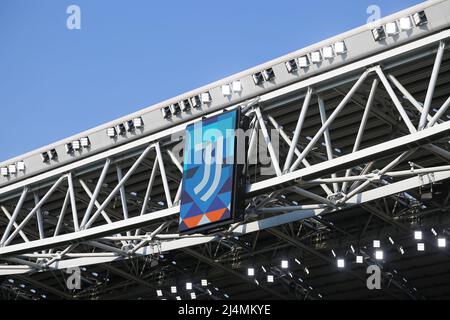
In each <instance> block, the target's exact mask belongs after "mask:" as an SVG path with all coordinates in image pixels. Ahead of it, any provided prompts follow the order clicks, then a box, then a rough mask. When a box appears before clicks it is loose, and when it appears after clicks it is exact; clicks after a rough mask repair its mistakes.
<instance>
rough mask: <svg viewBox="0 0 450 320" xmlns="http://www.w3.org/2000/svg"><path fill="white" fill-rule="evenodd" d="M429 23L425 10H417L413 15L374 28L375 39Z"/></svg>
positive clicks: (381, 38)
mask: <svg viewBox="0 0 450 320" xmlns="http://www.w3.org/2000/svg"><path fill="white" fill-rule="evenodd" d="M427 23H428V19H427V16H426V14H425V12H424V11H420V12H417V13H415V14H413V15H412V16H407V17H403V18H400V19H399V20H396V21H392V22H389V23H387V24H386V25H384V26H380V27H378V28H375V29H373V30H372V35H373V38H374V39H375V41H382V40H384V39H386V38H387V37H393V36H395V35H397V34H399V33H400V32H401V31H408V30H411V29H412V28H414V27H420V26H423V25H425V24H427Z"/></svg>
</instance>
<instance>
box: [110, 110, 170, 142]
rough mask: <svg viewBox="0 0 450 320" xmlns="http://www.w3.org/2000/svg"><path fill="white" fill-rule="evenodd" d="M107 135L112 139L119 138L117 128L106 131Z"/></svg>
mask: <svg viewBox="0 0 450 320" xmlns="http://www.w3.org/2000/svg"><path fill="white" fill-rule="evenodd" d="M161 110H163V109H161ZM106 135H107V136H108V137H110V138H114V137H115V136H117V132H116V128H108V129H106Z"/></svg>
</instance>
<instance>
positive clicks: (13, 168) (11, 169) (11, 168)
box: [8, 164, 17, 174]
mask: <svg viewBox="0 0 450 320" xmlns="http://www.w3.org/2000/svg"><path fill="white" fill-rule="evenodd" d="M8 171H9V173H10V174H16V173H17V167H16V165H15V164H10V165H9V166H8Z"/></svg>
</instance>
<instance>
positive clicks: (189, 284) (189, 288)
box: [186, 282, 192, 290]
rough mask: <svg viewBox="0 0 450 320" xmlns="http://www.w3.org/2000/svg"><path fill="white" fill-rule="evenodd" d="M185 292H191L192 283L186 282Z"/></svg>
mask: <svg viewBox="0 0 450 320" xmlns="http://www.w3.org/2000/svg"><path fill="white" fill-rule="evenodd" d="M186 290H192V282H186Z"/></svg>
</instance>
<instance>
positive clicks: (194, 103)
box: [191, 96, 202, 108]
mask: <svg viewBox="0 0 450 320" xmlns="http://www.w3.org/2000/svg"><path fill="white" fill-rule="evenodd" d="M191 105H192V106H193V107H194V108H200V107H201V106H202V101H201V99H200V96H193V97H192V98H191Z"/></svg>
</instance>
